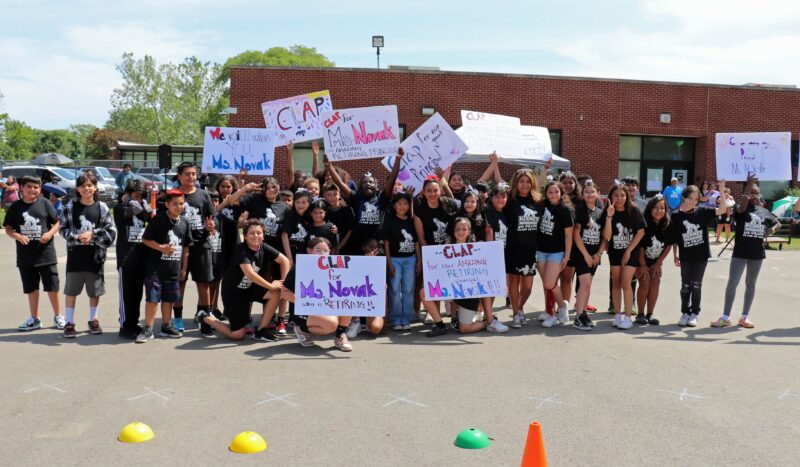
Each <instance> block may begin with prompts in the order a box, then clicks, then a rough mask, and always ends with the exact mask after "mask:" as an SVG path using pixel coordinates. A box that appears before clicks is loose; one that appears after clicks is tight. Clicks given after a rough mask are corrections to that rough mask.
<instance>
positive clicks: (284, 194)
mask: <svg viewBox="0 0 800 467" xmlns="http://www.w3.org/2000/svg"><path fill="white" fill-rule="evenodd" d="M278 196H280V198H281V201H282V202H284V203H286V204H287V205H288V206H289V207H290V208H291V207H292V201H294V193H292V192H291V190H283V191H281V192H280V194H279V195H278Z"/></svg>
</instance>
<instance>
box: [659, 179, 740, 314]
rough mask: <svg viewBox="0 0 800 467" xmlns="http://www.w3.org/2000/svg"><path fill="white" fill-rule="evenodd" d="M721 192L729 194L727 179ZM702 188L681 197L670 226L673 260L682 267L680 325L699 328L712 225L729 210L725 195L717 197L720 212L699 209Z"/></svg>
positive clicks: (685, 190)
mask: <svg viewBox="0 0 800 467" xmlns="http://www.w3.org/2000/svg"><path fill="white" fill-rule="evenodd" d="M719 191H720V193H723V192H724V191H725V180H721V181H720V182H719ZM699 200H700V189H699V188H697V186H695V185H689V186H687V187H686V188H685V189H684V190H683V193H682V195H681V204H680V206H679V207H678V210H677V211H676V212H675V213H674V214H672V219H671V222H670V225H671V226H672V236H673V238H674V239H675V244H676V245H677V248H674V249H673V250H672V251H673V257H674V260H675V266H678V267H680V268H681V318H680V320H679V321H678V326H689V327H695V326H697V316H698V315H699V314H700V298H701V292H702V288H703V276H704V275H705V272H706V266H707V265H708V258H710V257H711V245H710V243H709V241H708V223H709V222H710V221H711V219H712V218H713V217H714V216H718V215H721V214H723V213H724V212H725V211H726V210H727V209H728V207H727V206H726V205H725V200H724V199H723V197H722V196H720V197H719V198H717V209H716V210H715V209H712V208H707V207H705V206H698V201H699Z"/></svg>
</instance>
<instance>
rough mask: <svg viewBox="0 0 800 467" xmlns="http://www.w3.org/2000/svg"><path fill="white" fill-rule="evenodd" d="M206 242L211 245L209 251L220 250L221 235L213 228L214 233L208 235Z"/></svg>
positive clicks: (219, 251) (216, 251)
mask: <svg viewBox="0 0 800 467" xmlns="http://www.w3.org/2000/svg"><path fill="white" fill-rule="evenodd" d="M208 244H209V245H210V246H211V251H212V252H213V253H221V252H222V236H221V235H220V234H219V231H218V230H215V231H214V233H212V234H210V235H209V236H208Z"/></svg>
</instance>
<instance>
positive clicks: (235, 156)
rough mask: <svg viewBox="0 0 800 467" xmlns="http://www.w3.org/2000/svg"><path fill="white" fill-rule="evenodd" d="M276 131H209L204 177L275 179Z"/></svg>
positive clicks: (206, 142)
mask: <svg viewBox="0 0 800 467" xmlns="http://www.w3.org/2000/svg"><path fill="white" fill-rule="evenodd" d="M274 164H275V131H273V130H265V129H263V128H224V127H206V129H205V136H204V138H203V163H202V170H203V172H204V173H216V174H238V173H239V172H240V171H241V170H242V169H247V172H248V174H250V175H272V171H273V169H274Z"/></svg>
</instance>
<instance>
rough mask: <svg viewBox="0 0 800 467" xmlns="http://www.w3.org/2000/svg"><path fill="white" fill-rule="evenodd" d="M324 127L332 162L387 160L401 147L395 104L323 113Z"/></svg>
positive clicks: (327, 154) (327, 148) (326, 151)
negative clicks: (380, 158)
mask: <svg viewBox="0 0 800 467" xmlns="http://www.w3.org/2000/svg"><path fill="white" fill-rule="evenodd" d="M322 126H323V127H324V130H323V132H322V136H323V139H324V140H325V155H326V156H327V157H328V159H330V160H332V161H348V160H354V159H369V158H372V157H384V156H387V155H390V154H395V153H396V152H397V148H398V147H399V146H400V140H399V137H400V131H399V130H400V126H399V125H398V123H397V106H395V105H384V106H378V107H360V108H355V109H340V110H331V111H327V112H323V113H322Z"/></svg>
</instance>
